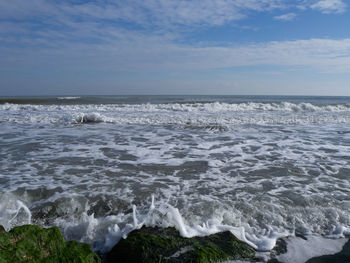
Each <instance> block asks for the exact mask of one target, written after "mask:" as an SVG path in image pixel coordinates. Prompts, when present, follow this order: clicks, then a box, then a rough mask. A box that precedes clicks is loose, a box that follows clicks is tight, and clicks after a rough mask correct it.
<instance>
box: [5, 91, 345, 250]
mask: <svg viewBox="0 0 350 263" xmlns="http://www.w3.org/2000/svg"><path fill="white" fill-rule="evenodd" d="M0 103H1V104H0V124H1V127H2V128H1V130H0V147H1V151H0V175H1V176H0V196H1V199H0V200H1V201H0V223H1V224H3V225H5V227H6V228H11V227H12V226H14V225H18V224H23V223H27V222H29V221H30V222H32V223H36V224H41V225H45V226H50V225H58V226H59V227H60V228H61V229H62V230H63V231H64V234H65V236H66V237H67V238H68V239H75V240H81V241H85V242H89V243H91V244H92V245H93V246H94V248H95V249H96V250H104V251H105V250H108V249H109V248H110V247H111V246H112V245H113V244H115V243H116V242H117V241H118V240H119V238H120V237H121V236H122V235H125V234H127V233H128V231H130V230H131V229H133V228H135V227H137V226H140V225H141V224H143V223H144V224H147V225H161V226H168V225H174V226H176V227H177V228H178V229H179V230H180V232H181V234H182V235H184V236H193V235H206V234H209V233H214V232H217V231H223V230H226V229H228V230H231V231H232V232H234V233H235V234H236V235H238V236H239V237H240V238H241V239H242V240H245V241H247V242H249V243H250V244H252V245H253V246H255V247H256V248H257V249H258V250H260V251H268V250H270V249H272V247H273V246H274V244H275V241H276V239H277V238H278V237H281V236H288V235H294V234H295V233H298V234H303V235H313V236H314V235H316V236H323V237H331V238H341V237H344V236H346V235H349V234H350V217H349V215H350V190H349V189H350V181H349V178H350V98H346V97H343V98H335V97H261V96H260V97H259V96H255V97H252V96H251V97H249V96H236V97H235V96H231V97H229V96H228V97H225V96H222V97H220V96H174V97H166V96H154V97H152V96H143V97H142V96H131V97H65V98H62V97H60V98H21V99H18V98H16V99H13V98H2V99H0ZM152 196H153V198H154V202H153V203H152Z"/></svg>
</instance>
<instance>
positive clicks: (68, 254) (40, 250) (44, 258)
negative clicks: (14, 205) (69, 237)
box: [0, 225, 101, 263]
mask: <svg viewBox="0 0 350 263" xmlns="http://www.w3.org/2000/svg"><path fill="white" fill-rule="evenodd" d="M0 262H1V263H5V262H9V263H10V262H11V263H13V262H38V263H41V262H45V263H51V262H52V263H54V262H60V263H66V262H67V263H68V262H75V263H99V262H101V260H100V259H99V257H98V256H97V255H96V254H95V253H94V252H93V251H92V250H91V248H90V246H89V245H88V244H84V243H79V242H76V241H65V240H64V239H63V236H62V234H61V232H60V230H59V229H58V228H57V227H51V228H47V229H45V228H41V227H39V226H34V225H25V226H18V227H14V228H13V229H12V230H10V231H9V232H6V231H5V230H4V228H3V227H2V226H0Z"/></svg>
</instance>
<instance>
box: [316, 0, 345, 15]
mask: <svg viewBox="0 0 350 263" xmlns="http://www.w3.org/2000/svg"><path fill="white" fill-rule="evenodd" d="M311 8H312V9H316V10H319V11H321V12H322V13H324V14H330V13H344V12H345V10H346V4H345V3H344V2H343V1H342V0H321V1H318V2H316V3H314V4H313V5H311Z"/></svg>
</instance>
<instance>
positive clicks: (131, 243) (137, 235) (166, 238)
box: [106, 227, 255, 263]
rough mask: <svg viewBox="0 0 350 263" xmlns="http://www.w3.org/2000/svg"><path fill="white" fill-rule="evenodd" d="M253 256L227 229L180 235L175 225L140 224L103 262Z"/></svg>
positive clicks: (174, 262)
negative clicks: (168, 226) (207, 233)
mask: <svg viewBox="0 0 350 263" xmlns="http://www.w3.org/2000/svg"><path fill="white" fill-rule="evenodd" d="M254 257H255V250H254V249H253V248H252V247H250V246H249V245H248V244H246V243H244V242H242V241H240V240H238V239H237V238H236V237H235V236H234V235H233V234H232V233H231V232H222V233H217V234H214V235H210V236H206V237H194V238H183V237H181V236H180V235H179V233H178V231H177V230H176V229H175V228H149V227H143V228H141V229H139V230H135V231H133V232H131V233H130V234H129V235H128V237H127V238H126V239H122V240H120V241H119V243H118V244H117V245H115V246H114V248H113V249H112V250H111V251H110V252H109V253H108V254H107V255H106V262H108V263H114V262H123V263H127V262H135V263H137V262H140V263H141V262H142V263H154V262H156V263H160V262H162V263H165V262H166V263H178V262H181V263H185V262H191V263H212V262H222V261H225V260H238V259H246V260H251V259H254Z"/></svg>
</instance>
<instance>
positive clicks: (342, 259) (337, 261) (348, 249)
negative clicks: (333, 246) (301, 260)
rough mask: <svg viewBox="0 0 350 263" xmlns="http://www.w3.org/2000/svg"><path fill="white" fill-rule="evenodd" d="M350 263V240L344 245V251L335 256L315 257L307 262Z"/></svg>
mask: <svg viewBox="0 0 350 263" xmlns="http://www.w3.org/2000/svg"><path fill="white" fill-rule="evenodd" d="M328 262H332V263H350V240H349V241H348V242H347V243H346V244H345V245H344V247H343V249H342V251H340V252H339V253H336V254H334V255H325V256H320V257H314V258H311V259H309V260H308V261H307V263H328Z"/></svg>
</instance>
